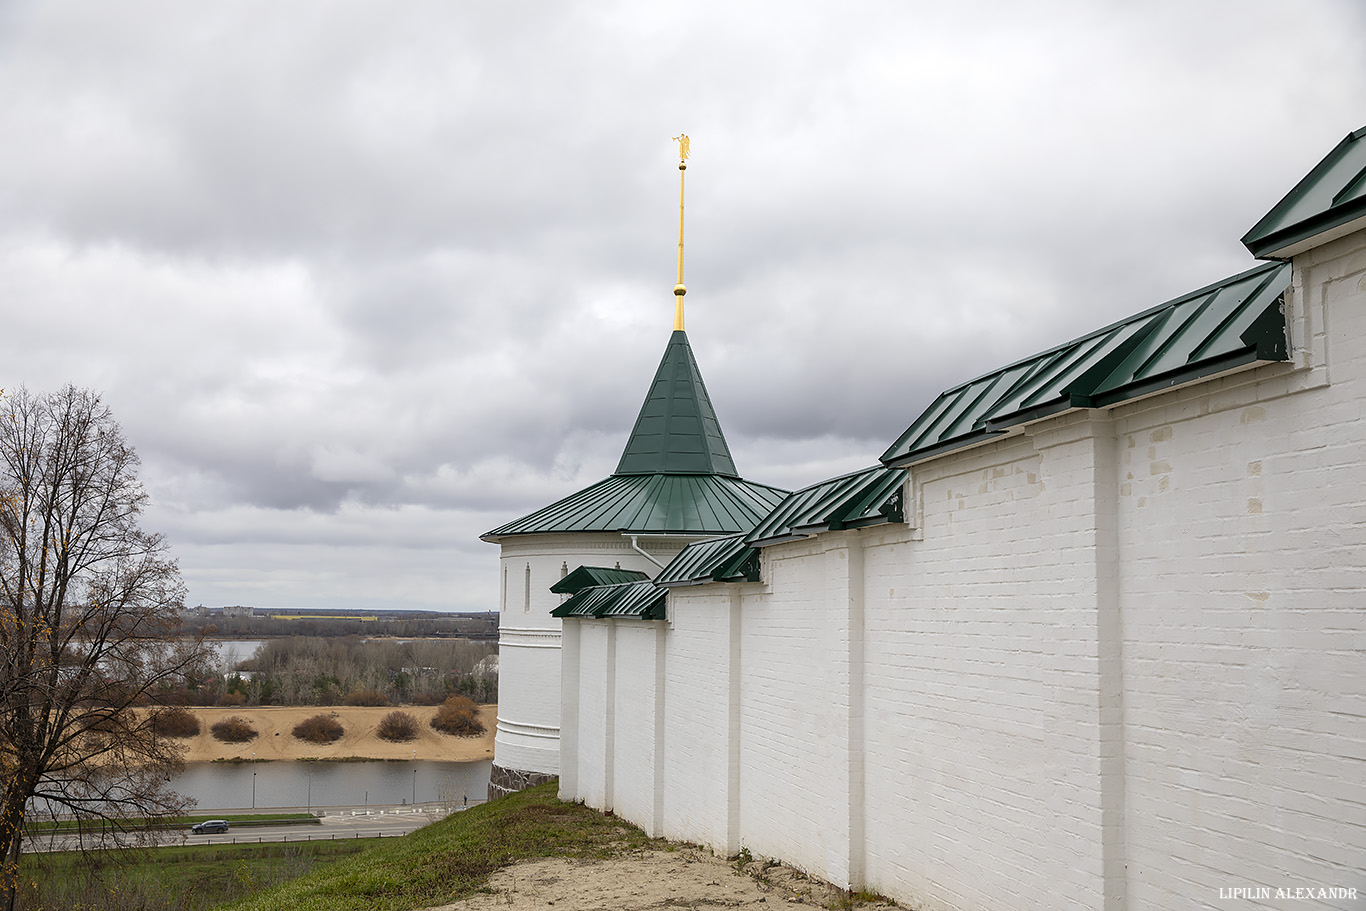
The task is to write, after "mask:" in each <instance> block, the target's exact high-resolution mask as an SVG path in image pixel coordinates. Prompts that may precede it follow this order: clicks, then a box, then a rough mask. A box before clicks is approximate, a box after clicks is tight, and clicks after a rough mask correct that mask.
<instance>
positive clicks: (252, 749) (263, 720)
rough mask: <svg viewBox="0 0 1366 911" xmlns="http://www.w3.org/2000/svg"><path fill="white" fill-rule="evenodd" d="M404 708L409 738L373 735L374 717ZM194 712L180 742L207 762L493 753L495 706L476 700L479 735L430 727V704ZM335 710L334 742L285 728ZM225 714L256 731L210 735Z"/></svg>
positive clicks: (193, 757)
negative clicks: (243, 739) (245, 735)
mask: <svg viewBox="0 0 1366 911" xmlns="http://www.w3.org/2000/svg"><path fill="white" fill-rule="evenodd" d="M395 710H400V711H404V712H409V713H411V714H412V715H413V716H415V717H416V718H417V719H418V729H419V733H418V735H417V739H416V740H414V741H411V742H409V743H389V742H388V741H385V740H380V739H379V737H377V736H376V735H375V729H376V728H377V727H378V725H379V721H380V719H381V718H383V717H384V716H385V715H387V714H389V713H390V712H392V711H395ZM191 711H193V712H194V713H195V715H197V716H198V717H199V721H200V732H199V736H197V737H191V738H189V739H187V740H184V741H182V742H183V743H184V744H185V745H186V747H187V752H186V754H185V761H186V762H210V761H212V760H215V759H251V758H253V757H255V758H256V759H302V758H303V757H305V756H317V757H319V758H325V759H326V758H338V757H342V756H363V757H365V758H366V759H412V758H414V751H416V758H418V759H431V760H440V761H445V762H469V761H473V760H476V759H492V758H493V733H494V731H493V728H494V723H495V721H496V719H497V716H498V706H496V705H481V706H480V707H479V720H480V721H482V722H483V723H484V727H485V729H486V730H485V732H484V734H483V735H482V736H479V737H451V736H449V735H447V734H440V733H437V732H436V731H434V730H432V728H431V726H430V725H429V724H428V722H429V721H430V720H431V717H432V715H434V714H435V713H436V707H435V706H410V705H405V706H389V707H387V708H370V707H353V706H304V707H299V708H296V707H292V706H264V707H251V706H241V707H239V708H195V709H192V710H191ZM319 713H322V714H335V715H336V716H337V719H338V720H339V721H340V722H341V723H342V727H344V728H345V729H346V733H345V734H344V735H343V736H342V738H341V740H338V741H337V742H336V743H329V744H321V745H320V744H316V743H307V742H305V741H302V740H297V739H295V738H294V737H293V736H291V734H290V732H291V731H292V730H293V729H294V726H295V725H296V724H298V723H299V722H300V721H303V720H304V719H305V718H309V717H311V716H313V715H317V714H319ZM229 715H238V716H241V717H242V718H245V719H247V721H248V722H249V723H250V724H251V726H252V727H253V728H255V729H256V731H257V732H258V734H259V736H258V737H257V738H256V739H255V740H252V741H250V742H249V743H222V742H220V741H218V740H215V739H214V738H213V735H212V734H210V733H209V727H210V726H211V725H213V724H214V722H216V721H219V720H220V719H223V718H227V717H228V716H229Z"/></svg>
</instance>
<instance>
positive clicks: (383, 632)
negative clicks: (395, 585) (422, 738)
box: [191, 614, 498, 640]
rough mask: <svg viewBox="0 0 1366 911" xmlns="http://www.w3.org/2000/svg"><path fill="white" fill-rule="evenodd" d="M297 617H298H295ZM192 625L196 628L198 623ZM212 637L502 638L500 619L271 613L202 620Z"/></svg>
mask: <svg viewBox="0 0 1366 911" xmlns="http://www.w3.org/2000/svg"><path fill="white" fill-rule="evenodd" d="M291 616H297V615H291ZM191 626H196V624H195V623H194V622H192V623H191ZM197 626H198V628H202V629H203V631H204V632H205V634H206V635H209V636H226V637H230V638H234V639H271V638H274V637H276V636H316V637H325V638H331V637H334V636H375V637H388V636H393V637H396V638H399V639H407V638H413V639H418V638H435V639H454V638H460V639H489V640H496V639H497V638H498V616H497V615H496V614H494V615H492V616H491V617H490V618H487V619H486V618H483V617H431V618H422V619H409V618H405V619H379V620H360V619H357V618H349V617H317V618H313V617H309V618H307V619H293V620H283V619H279V618H276V617H273V616H271V615H270V614H263V615H257V616H254V617H250V616H246V615H241V616H233V617H224V616H221V615H214V616H211V617H209V618H208V619H205V620H201V621H198V623H197Z"/></svg>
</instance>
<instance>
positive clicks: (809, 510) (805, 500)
mask: <svg viewBox="0 0 1366 911" xmlns="http://www.w3.org/2000/svg"><path fill="white" fill-rule="evenodd" d="M905 480H906V472H904V471H901V470H898V469H893V468H884V467H882V466H881V465H874V466H873V467H872V468H865V469H863V470H862V471H855V472H851V473H849V474H844V475H840V476H839V477H837V478H830V479H829V480H826V481H821V482H819V483H816V484H812V485H811V486H810V487H804V488H802V489H801V490H798V491H796V492H795V493H791V494H788V496H787V499H785V500H783V502H782V503H781V504H780V505H779V506H778V508H777V509H774V510H773V512H771V513H769V514H768V515H767V516H765V517H764V520H763V521H762V522H760V523H759V524H758V525H756V526H755V527H754V530H753V531H751V532H750V533H749V534H747V535H746V536H745V544H747V545H749V546H750V547H767V546H769V545H770V544H779V543H782V542H783V541H795V540H798V539H800V538H806V537H809V536H811V535H815V534H820V533H821V532H823V531H836V530H839V529H845V528H864V527H866V526H869V525H881V524H883V523H887V522H904V521H906V518H905V514H904V510H903V508H902V502H901V485H902V482H903V481H905Z"/></svg>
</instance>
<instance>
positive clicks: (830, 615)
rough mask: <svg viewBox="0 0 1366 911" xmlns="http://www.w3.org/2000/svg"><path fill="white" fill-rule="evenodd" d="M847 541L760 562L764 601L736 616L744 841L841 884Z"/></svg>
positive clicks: (845, 819) (808, 545)
mask: <svg viewBox="0 0 1366 911" xmlns="http://www.w3.org/2000/svg"><path fill="white" fill-rule="evenodd" d="M843 538H844V536H842V535H824V536H822V537H820V538H817V539H815V540H813V541H810V542H798V543H792V544H780V545H777V546H774V547H770V548H767V549H766V550H765V552H764V560H765V563H766V565H765V571H766V572H767V573H768V579H769V580H770V583H769V588H770V591H769V592H768V594H767V595H766V596H764V597H761V598H753V599H747V600H746V601H745V602H744V604H743V606H742V607H741V610H740V627H741V639H740V642H739V650H740V740H741V743H742V744H744V748H743V749H742V750H741V752H740V780H741V782H742V783H743V784H742V797H741V800H740V841H741V842H742V843H743V844H744V845H745V846H746V847H748V848H749V849H750V850H751V851H752V852H754V853H755V854H762V855H765V856H771V857H782V858H784V859H785V860H789V862H791V863H792V864H794V865H796V866H799V867H802V868H803V869H808V870H822V871H829V872H830V873H831V876H830V878H831V879H832V880H835V881H838V880H841V879H843V878H844V877H845V875H846V871H845V869H844V868H845V866H846V864H847V858H848V856H849V803H848V786H847V782H848V781H849V780H850V775H849V772H850V769H849V753H850V743H849V709H850V693H849V668H848V662H847V655H848V648H849V617H848V614H849V612H848V609H847V600H848V578H849V553H848V550H847V548H846V547H845V546H844V540H843Z"/></svg>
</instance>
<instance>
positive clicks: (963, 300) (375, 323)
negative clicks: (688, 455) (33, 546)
mask: <svg viewBox="0 0 1366 911" xmlns="http://www.w3.org/2000/svg"><path fill="white" fill-rule="evenodd" d="M1363 46H1366V17H1364V16H1363V12H1362V5H1361V4H1360V3H1356V2H1347V0H1343V2H1331V0H1321V2H1314V3H1293V4H1292V3H1262V2H1252V0H1237V2H1224V3H1199V2H1192V0H1184V2H1179V3H1153V2H1147V3H1118V2H1117V3H1112V4H1105V3H1098V2H1086V3H1082V2H1077V3H1051V4H1050V3H1034V2H1031V3H1019V2H1017V0H1005V2H998V3H952V4H949V3H935V4H929V3H912V2H888V3H850V2H842V3H838V4H836V3H819V4H818V3H803V2H792V0H784V2H772V3H735V2H722V3H710V2H687V3H670V4H665V3H657V2H643V0H633V2H624V3H608V2H592V3H588V2H585V3H567V2H557V3H548V2H547V3H514V2H498V3H493V2H489V3H472V2H464V3H451V2H449V0H439V2H431V3H421V2H395V0H385V2H375V3H342V2H335V0H327V2H321V0H320V2H314V3H308V2H289V3H278V2H259V3H256V2H224V3H214V4H203V3H183V2H170V0H168V2H160V3H140V2H123V3H117V4H115V3H74V2H73V3H65V2H47V0H44V2H41V3H38V2H23V0H0V137H3V139H0V301H3V314H4V320H3V324H0V386H3V387H5V388H8V389H13V388H15V387H17V386H19V385H21V384H22V385H27V386H28V387H29V388H30V389H33V390H49V389H54V388H56V387H58V386H60V385H62V384H65V383H68V382H70V383H75V384H76V385H78V386H88V387H92V388H94V389H96V390H99V391H101V392H102V393H103V394H104V396H105V399H106V401H107V402H108V403H109V404H110V405H111V406H112V407H113V409H114V413H115V416H116V417H117V418H118V419H119V420H120V421H121V423H122V424H123V426H124V429H125V431H126V433H127V435H128V437H129V438H130V440H131V441H132V442H133V444H134V445H135V446H136V447H137V449H138V451H139V453H140V454H141V456H142V459H143V477H144V479H145V481H146V484H147V487H148V490H149V493H150V494H151V497H152V500H153V505H152V507H151V509H150V510H149V511H148V513H147V515H146V517H145V523H144V524H145V525H146V526H147V527H148V528H151V529H153V530H158V531H162V532H164V533H165V534H166V535H167V536H168V538H169V540H170V542H171V545H172V550H173V553H174V554H175V555H176V556H177V557H178V558H179V560H180V564H181V569H182V572H183V574H184V577H185V580H186V582H187V583H188V585H189V590H190V594H189V603H190V604H196V603H202V604H206V605H210V606H217V605H222V604H253V605H259V606H313V607H325V606H342V607H411V608H436V609H442V610H484V609H492V608H495V607H496V597H497V548H496V546H494V545H490V544H485V543H483V542H481V541H479V540H478V535H479V534H480V533H481V532H484V531H487V530H488V529H490V528H492V527H494V526H496V525H498V524H501V523H503V522H505V521H507V520H510V519H513V518H516V517H517V516H520V515H522V514H525V513H527V512H529V511H531V510H533V509H536V508H539V507H540V506H543V505H546V504H548V503H550V502H551V501H553V500H555V499H557V498H559V497H561V496H564V495H566V494H568V493H571V492H573V491H574V490H577V489H579V488H581V487H583V486H586V485H587V484H589V483H592V482H594V481H596V480H599V479H600V478H602V477H604V476H606V475H608V474H610V473H611V471H612V470H613V469H614V467H615V465H616V460H617V458H618V457H619V455H620V450H621V447H622V445H623V444H624V442H625V439H626V435H627V433H628V432H629V430H630V427H631V424H632V422H633V421H634V418H635V415H636V412H637V410H638V409H639V407H640V403H641V400H642V399H643V397H644V395H645V391H646V387H647V385H648V383H649V380H650V378H651V376H652V375H653V371H654V368H655V366H656V364H657V363H658V359H659V357H660V355H661V354H662V352H663V350H664V346H665V343H666V342H667V340H668V336H669V332H670V330H671V328H672V319H673V295H672V293H671V291H672V287H673V284H674V257H675V253H676V243H677V241H676V230H677V209H676V206H677V191H678V186H677V183H678V171H677V170H676V167H675V165H676V151H675V149H676V146H675V145H674V144H673V143H672V142H671V141H670V137H672V136H675V135H677V134H678V133H679V132H686V133H688V134H689V135H690V136H691V137H692V152H693V157H692V159H691V161H690V166H689V169H688V172H687V173H688V208H687V219H688V220H687V271H686V282H687V285H688V289H689V293H688V296H687V307H688V335H689V338H690V340H691V342H692V345H693V350H694V352H695V353H696V355H697V358H698V361H699V364H700V366H701V369H702V372H703V375H704V377H705V378H706V381H707V385H708V389H709V391H710V393H711V397H712V401H713V403H714V404H715V406H716V410H717V413H718V415H719V417H720V419H721V422H722V425H723V427H724V428H725V431H726V434H727V438H728V440H729V442H730V446H731V449H732V452H733V453H734V455H735V460H736V464H737V465H738V467H739V469H740V471H741V473H742V474H743V475H744V476H745V477H747V478H749V479H751V480H755V481H762V482H766V483H771V484H777V485H780V486H785V487H797V486H802V485H805V484H809V483H812V482H814V481H817V480H820V479H822V478H825V477H829V476H831V475H833V474H836V473H838V472H841V471H845V470H850V469H854V468H859V467H863V466H866V465H869V464H872V463H874V462H875V461H876V459H877V456H878V455H879V454H881V452H882V451H883V449H884V448H885V447H886V446H887V445H888V444H889V443H891V441H892V440H893V439H895V438H896V436H897V435H898V434H899V433H900V432H901V431H902V430H904V429H905V428H906V427H907V426H908V425H909V424H910V423H911V421H912V420H914V418H915V417H916V416H917V414H918V413H919V411H920V410H921V409H922V408H923V407H924V406H925V405H926V404H927V403H928V402H929V401H930V400H931V399H932V398H933V397H934V396H935V395H936V394H937V393H938V392H939V391H940V390H942V389H943V388H945V387H948V386H950V385H954V384H956V383H958V382H960V381H962V380H965V379H968V378H970V377H972V376H975V375H977V374H979V373H982V372H985V371H987V370H990V369H992V368H993V367H996V366H999V365H1001V364H1004V363H1006V362H1008V361H1010V360H1013V359H1015V358H1018V357H1022V356H1025V355H1028V354H1030V353H1032V352H1034V351H1037V350H1040V349H1042V348H1045V347H1048V346H1051V345H1053V344H1055V343H1058V342H1061V341H1064V340H1066V339H1068V338H1072V337H1075V336H1077V335H1080V334H1083V333H1085V332H1087V331H1089V330H1091V329H1094V328H1097V327H1099V326H1101V325H1103V324H1105V323H1107V322H1110V321H1113V320H1115V319H1118V318H1120V317H1123V316H1126V315H1128V314H1130V313H1133V312H1136V311H1138V310H1140V309H1143V308H1146V307H1149V306H1153V305H1155V304H1158V303H1161V302H1162V301H1164V300H1167V299H1169V298H1172V297H1175V296H1177V295H1179V294H1182V293H1184V292H1186V291H1189V290H1192V289H1194V288H1196V287H1199V286H1201V285H1204V284H1207V283H1209V282H1212V281H1215V280H1217V279H1220V278H1222V277H1224V276H1227V275H1230V274H1233V273H1235V272H1238V271H1241V270H1243V269H1246V268H1248V267H1250V266H1251V265H1252V264H1253V261H1252V260H1251V258H1250V257H1249V255H1248V254H1247V252H1246V251H1245V250H1244V249H1243V247H1242V245H1241V244H1240V243H1239V242H1238V238H1239V237H1240V236H1242V234H1243V233H1244V232H1245V231H1246V230H1247V229H1248V228H1249V227H1251V226H1252V224H1253V223H1254V222H1256V220H1257V219H1258V218H1260V217H1261V216H1262V215H1263V214H1264V213H1265V212H1266V211H1267V210H1268V209H1269V208H1270V207H1271V206H1272V205H1273V204H1274V203H1275V202H1276V201H1277V200H1278V199H1279V198H1280V197H1281V196H1282V195H1283V194H1284V193H1285V192H1286V191H1287V190H1289V189H1290V187H1291V186H1292V185H1293V184H1294V183H1295V181H1297V180H1298V179H1299V178H1300V177H1301V176H1303V175H1304V174H1305V173H1306V172H1307V171H1308V170H1309V168H1310V167H1312V166H1313V165H1314V163H1315V162H1317V161H1318V160H1319V158H1321V157H1322V156H1323V155H1324V154H1325V153H1327V152H1328V150H1329V149H1330V148H1331V147H1332V146H1333V145H1334V144H1335V143H1337V142H1338V141H1339V140H1340V139H1341V138H1342V137H1343V136H1344V135H1346V134H1347V133H1348V132H1350V131H1351V130H1353V129H1356V128H1358V127H1361V126H1363V125H1364V124H1366V53H1363V52H1362V47H1363Z"/></svg>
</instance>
